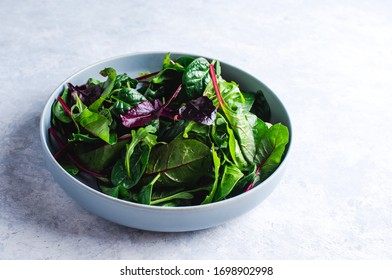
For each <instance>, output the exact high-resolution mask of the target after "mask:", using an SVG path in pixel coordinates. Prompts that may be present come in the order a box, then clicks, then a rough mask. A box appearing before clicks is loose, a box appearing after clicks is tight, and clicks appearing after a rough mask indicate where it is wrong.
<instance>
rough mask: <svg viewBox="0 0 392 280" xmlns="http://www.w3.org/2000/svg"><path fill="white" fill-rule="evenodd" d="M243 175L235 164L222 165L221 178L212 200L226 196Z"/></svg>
mask: <svg viewBox="0 0 392 280" xmlns="http://www.w3.org/2000/svg"><path fill="white" fill-rule="evenodd" d="M243 176H244V174H243V173H242V172H241V170H240V169H239V168H238V167H237V166H235V165H233V164H226V165H224V167H223V175H222V179H221V180H220V182H219V185H218V188H217V189H216V193H215V196H214V201H219V200H222V199H224V198H225V197H226V196H228V195H229V194H230V192H231V191H232V190H233V188H234V186H235V185H236V184H237V182H238V180H240V179H241V178H242V177H243Z"/></svg>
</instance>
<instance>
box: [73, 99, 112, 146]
mask: <svg viewBox="0 0 392 280" xmlns="http://www.w3.org/2000/svg"><path fill="white" fill-rule="evenodd" d="M74 97H75V99H76V104H75V105H74V106H72V108H71V111H72V117H73V118H74V119H75V121H77V122H78V123H79V124H80V125H81V126H82V127H83V128H85V129H86V130H87V131H88V132H90V133H91V134H93V135H95V136H97V137H99V138H101V139H102V140H104V141H105V142H106V143H108V144H114V143H116V141H117V136H116V135H115V134H111V132H110V128H109V127H110V125H111V120H109V119H108V118H106V117H105V116H103V115H102V114H99V113H95V112H92V111H91V110H89V109H88V108H87V106H86V105H84V104H83V103H82V101H81V100H80V99H79V97H78V96H77V95H74Z"/></svg>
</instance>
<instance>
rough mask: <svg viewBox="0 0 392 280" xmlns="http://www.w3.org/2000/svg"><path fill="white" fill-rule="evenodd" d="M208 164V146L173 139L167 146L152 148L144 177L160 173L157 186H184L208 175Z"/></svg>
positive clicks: (209, 158) (195, 141)
mask: <svg viewBox="0 0 392 280" xmlns="http://www.w3.org/2000/svg"><path fill="white" fill-rule="evenodd" d="M210 163H211V155H210V149H209V147H208V146H206V145H205V144H203V143H201V142H199V141H197V140H194V139H181V138H175V139H174V140H173V141H171V142H170V143H169V144H163V145H159V146H154V147H153V149H152V151H151V154H150V160H149V162H148V164H147V168H146V175H150V176H151V175H153V176H155V175H156V174H158V173H161V177H160V178H159V180H158V185H164V186H180V185H186V184H187V183H194V182H196V181H198V180H199V179H200V177H202V176H203V175H205V174H206V173H208V171H209V167H210Z"/></svg>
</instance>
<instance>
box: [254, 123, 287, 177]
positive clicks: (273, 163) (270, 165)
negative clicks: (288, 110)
mask: <svg viewBox="0 0 392 280" xmlns="http://www.w3.org/2000/svg"><path fill="white" fill-rule="evenodd" d="M288 140H289V131H288V129H287V127H286V126H284V125H282V124H281V123H277V124H274V125H273V126H271V127H270V128H269V129H268V131H267V132H266V133H265V137H263V139H262V140H261V141H260V143H259V144H258V148H257V151H256V155H255V163H256V165H258V168H257V174H258V175H257V177H258V178H257V179H258V180H264V179H266V178H267V177H268V176H270V175H271V174H272V172H274V171H275V169H276V168H277V167H278V165H279V164H280V162H281V159H282V155H283V152H284V151H285V146H286V144H287V143H288Z"/></svg>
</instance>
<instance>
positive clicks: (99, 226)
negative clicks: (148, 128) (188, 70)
mask: <svg viewBox="0 0 392 280" xmlns="http://www.w3.org/2000/svg"><path fill="white" fill-rule="evenodd" d="M164 2H165V1H155V0H149V1H76V0H70V1H11V0H1V1H0V19H1V25H0V58H1V60H0V72H1V75H0V126H1V127H0V131H1V136H0V184H1V186H0V259H390V258H391V257H392V251H391V250H390V249H391V248H392V211H391V210H392V183H391V179H390V178H391V174H392V167H391V166H392V164H391V158H392V151H391V148H390V147H391V146H390V145H391V144H390V142H391V139H392V133H391V131H392V130H391V121H392V114H391V105H392V102H391V101H392V47H391V46H392V19H391V17H390V16H391V14H392V2H391V1H388V0H385V1H381V0H380V1H373V0H372V1H355V0H350V1H289V0H286V1H254V0H250V1H248V0H241V1H227V0H225V1H213V3H211V2H212V1H205V0H203V1H202V0H198V1H170V2H168V3H170V4H168V3H164ZM140 51H143V52H146V51H173V52H174V51H179V52H190V53H197V54H202V55H205V56H210V57H216V58H218V59H220V60H224V61H226V62H228V63H230V64H234V65H236V66H238V67H240V68H243V69H244V70H246V71H249V72H251V73H252V74H254V75H255V76H257V77H259V78H260V79H261V80H262V81H264V82H265V83H266V84H267V85H268V86H269V87H270V88H272V89H273V90H274V91H275V92H276V93H277V94H278V96H279V97H280V98H281V100H282V101H283V103H284V104H286V106H287V109H288V111H289V113H290V115H291V117H292V120H293V126H294V135H293V137H294V144H293V149H292V156H291V159H290V162H289V164H288V166H287V167H288V168H287V172H286V173H285V176H284V178H283V180H282V182H281V184H280V185H279V187H278V188H277V189H276V191H275V192H274V193H273V194H272V195H271V196H270V197H269V198H268V199H267V200H266V201H265V202H264V203H262V204H261V205H260V206H259V207H257V208H256V209H255V210H254V211H252V212H250V213H248V214H246V215H244V216H243V217H241V218H238V219H236V220H234V221H232V222H229V223H227V224H224V225H222V226H218V227H216V228H212V229H208V230H203V231H199V232H190V233H180V234H164V233H151V232H143V231H139V230H135V229H131V228H125V227H122V226H119V225H116V224H113V223H110V222H107V221H105V220H103V219H101V218H98V217H96V216H94V215H91V214H89V213H87V212H86V211H85V210H83V209H82V208H81V207H80V206H78V205H77V204H76V203H74V202H73V201H72V200H71V199H70V198H69V197H67V196H66V195H65V193H64V192H63V191H62V190H61V189H60V187H59V186H58V185H57V183H56V182H55V181H54V180H53V179H52V177H51V175H50V174H49V172H48V171H47V170H46V169H45V165H44V162H43V158H42V154H41V152H40V151H41V146H40V142H39V137H38V123H39V117H40V112H41V110H42V108H43V106H44V104H45V102H46V100H47V98H48V97H49V95H50V93H51V92H52V90H54V89H55V88H56V87H57V85H58V84H60V83H61V82H62V80H64V79H65V78H66V77H68V76H70V75H71V74H73V73H74V72H76V71H77V70H79V69H81V68H83V67H85V66H86V65H89V64H91V63H94V62H96V61H99V60H101V59H105V58H107V57H112V56H116V55H120V54H125V53H133V52H140ZM388 143H389V144H388Z"/></svg>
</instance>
